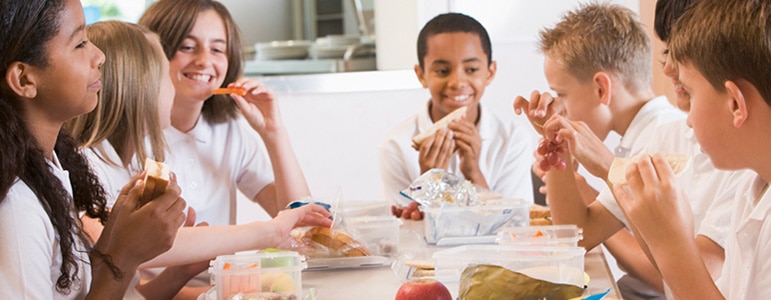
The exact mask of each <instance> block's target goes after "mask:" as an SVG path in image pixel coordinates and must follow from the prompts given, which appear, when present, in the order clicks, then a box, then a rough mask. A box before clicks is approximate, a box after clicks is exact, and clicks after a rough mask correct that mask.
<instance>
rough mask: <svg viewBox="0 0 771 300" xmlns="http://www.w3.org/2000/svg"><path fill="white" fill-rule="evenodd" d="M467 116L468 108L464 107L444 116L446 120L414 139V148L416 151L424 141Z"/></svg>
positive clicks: (440, 121)
mask: <svg viewBox="0 0 771 300" xmlns="http://www.w3.org/2000/svg"><path fill="white" fill-rule="evenodd" d="M465 116H466V107H465V106H463V107H461V108H458V109H456V110H454V111H452V112H451V113H449V114H447V115H446V116H444V118H441V119H440V120H439V121H436V122H435V123H434V125H431V127H429V128H428V129H426V130H425V131H423V132H421V133H418V135H416V136H415V137H413V138H412V148H415V150H417V149H419V148H420V144H422V143H423V141H424V140H426V139H427V138H429V137H431V136H433V135H434V133H436V132H437V131H439V130H440V129H443V128H447V126H449V125H450V123H451V122H452V121H456V120H461V119H462V118H464V117H465Z"/></svg>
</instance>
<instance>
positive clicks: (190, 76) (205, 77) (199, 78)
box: [185, 74, 213, 83]
mask: <svg viewBox="0 0 771 300" xmlns="http://www.w3.org/2000/svg"><path fill="white" fill-rule="evenodd" d="M185 78H188V79H191V80H193V81H198V82H202V83H209V82H211V79H212V78H213V76H211V75H204V74H185Z"/></svg>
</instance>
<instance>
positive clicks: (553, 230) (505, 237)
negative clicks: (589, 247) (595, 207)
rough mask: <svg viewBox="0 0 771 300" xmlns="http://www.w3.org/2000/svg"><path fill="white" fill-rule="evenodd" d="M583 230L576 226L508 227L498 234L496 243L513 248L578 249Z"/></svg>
mask: <svg viewBox="0 0 771 300" xmlns="http://www.w3.org/2000/svg"><path fill="white" fill-rule="evenodd" d="M583 237H584V236H583V230H582V229H581V228H578V226H576V225H574V224H570V225H545V226H527V227H507V228H503V229H501V231H499V232H498V236H497V237H496V239H495V242H496V243H497V244H499V245H511V246H563V247H564V246H567V247H577V246H578V241H579V240H582V239H583Z"/></svg>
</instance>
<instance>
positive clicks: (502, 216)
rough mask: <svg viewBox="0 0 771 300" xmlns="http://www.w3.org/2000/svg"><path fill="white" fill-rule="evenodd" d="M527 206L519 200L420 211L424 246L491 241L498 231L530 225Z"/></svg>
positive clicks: (527, 204)
mask: <svg viewBox="0 0 771 300" xmlns="http://www.w3.org/2000/svg"><path fill="white" fill-rule="evenodd" d="M530 205H531V204H530V203H528V202H526V201H524V200H522V199H495V200H487V201H485V205H480V206H460V207H458V206H444V207H435V208H423V207H421V210H423V211H424V212H425V219H424V221H423V222H424V226H425V228H424V232H425V239H426V242H427V243H429V244H441V240H442V239H444V238H458V237H480V236H488V237H491V239H489V240H490V242H491V243H492V242H494V241H495V235H496V233H497V231H498V229H500V228H503V227H517V226H527V225H529V224H530Z"/></svg>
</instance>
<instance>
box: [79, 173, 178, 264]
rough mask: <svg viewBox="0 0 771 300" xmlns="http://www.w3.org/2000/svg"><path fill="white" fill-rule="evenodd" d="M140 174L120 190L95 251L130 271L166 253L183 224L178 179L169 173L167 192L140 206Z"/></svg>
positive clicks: (141, 183) (141, 185)
mask: <svg viewBox="0 0 771 300" xmlns="http://www.w3.org/2000/svg"><path fill="white" fill-rule="evenodd" d="M143 176H144V173H140V174H139V175H137V176H136V177H134V178H133V180H132V181H131V182H130V183H129V184H127V185H126V186H124V187H123V190H121V193H120V195H119V196H118V200H117V201H116V202H115V205H114V206H113V208H112V211H111V213H110V219H109V221H108V222H107V224H106V225H105V228H104V230H103V231H102V234H101V236H100V237H99V240H98V241H97V242H96V244H95V245H94V249H96V250H98V251H100V252H102V253H103V254H108V255H110V256H111V257H112V259H113V261H114V262H115V263H116V265H118V266H119V267H120V266H121V265H123V266H128V267H131V266H132V265H133V267H136V266H138V265H139V264H141V263H143V262H145V261H147V260H150V259H152V258H154V257H155V256H157V255H159V254H161V253H163V252H166V251H168V250H169V249H170V248H171V246H172V245H173V243H174V238H175V237H176V235H177V231H178V229H179V227H180V226H181V225H182V224H183V223H184V222H185V214H184V209H185V206H186V204H185V200H183V199H182V198H180V197H179V195H180V192H181V190H180V188H179V186H178V185H177V178H176V176H175V175H174V173H171V176H170V180H169V185H168V187H167V188H166V191H165V192H164V193H163V194H161V196H159V197H158V198H155V199H153V201H150V202H148V203H147V204H145V205H144V206H141V207H140V206H139V194H140V193H141V191H142V189H143V188H144V183H143V182H142V180H141V178H142V177H143Z"/></svg>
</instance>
